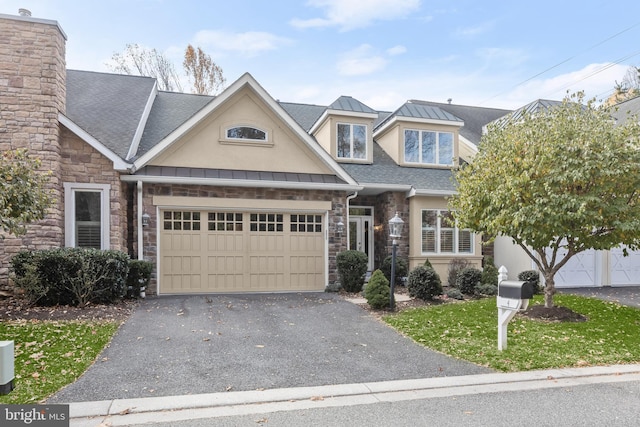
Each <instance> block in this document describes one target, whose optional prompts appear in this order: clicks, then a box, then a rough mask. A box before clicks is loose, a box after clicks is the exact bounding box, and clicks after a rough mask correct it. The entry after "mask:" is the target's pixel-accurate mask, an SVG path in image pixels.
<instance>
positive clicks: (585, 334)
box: [384, 295, 640, 371]
mask: <svg viewBox="0 0 640 427" xmlns="http://www.w3.org/2000/svg"><path fill="white" fill-rule="evenodd" d="M555 303H556V305H562V306H565V307H569V308H571V309H572V310H573V311H576V312H578V313H581V314H583V315H585V316H587V318H588V321H586V322H580V323H551V322H543V321H537V320H535V321H534V320H529V319H526V318H524V317H522V316H520V315H517V316H516V317H515V318H514V319H513V320H512V321H511V323H509V327H508V333H507V337H508V345H507V349H505V350H504V351H499V350H498V309H497V307H496V299H495V298H487V299H482V300H476V301H469V302H464V303H457V304H456V303H452V304H443V305H436V306H429V307H424V308H416V309H411V310H406V311H403V312H400V313H397V314H394V315H389V316H386V317H385V318H384V320H385V321H386V322H387V323H388V324H390V325H391V326H393V327H394V328H396V329H397V330H399V331H400V332H401V333H403V334H405V335H407V336H409V337H411V338H413V339H414V340H415V341H416V342H418V343H420V344H422V345H424V346H426V347H428V348H431V349H433V350H436V351H439V352H442V353H445V354H448V355H450V356H453V357H456V358H459V359H463V360H467V361H469V362H473V363H476V364H478V365H482V366H487V367H490V368H494V369H497V370H500V371H521V370H531V369H547V368H559V367H570V366H590V365H611V364H618V363H640V310H639V309H636V308H630V307H624V306H621V305H619V304H617V303H613V302H605V301H600V300H597V299H593V298H585V297H581V296H575V295H556V296H555ZM531 304H542V297H540V296H536V297H535V298H534V300H533V301H531Z"/></svg>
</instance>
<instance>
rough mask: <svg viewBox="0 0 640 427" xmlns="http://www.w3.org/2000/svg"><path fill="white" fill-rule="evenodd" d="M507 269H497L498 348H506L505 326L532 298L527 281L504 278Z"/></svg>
mask: <svg viewBox="0 0 640 427" xmlns="http://www.w3.org/2000/svg"><path fill="white" fill-rule="evenodd" d="M506 279H507V269H506V268H505V267H504V266H502V267H500V269H499V270H498V298H497V304H498V350H501V351H502V350H504V349H505V348H507V326H508V325H509V322H510V321H511V319H513V317H514V316H515V315H516V313H517V312H518V311H524V310H526V309H527V307H528V306H529V300H530V299H531V298H533V286H532V284H531V283H529V282H523V281H515V280H506Z"/></svg>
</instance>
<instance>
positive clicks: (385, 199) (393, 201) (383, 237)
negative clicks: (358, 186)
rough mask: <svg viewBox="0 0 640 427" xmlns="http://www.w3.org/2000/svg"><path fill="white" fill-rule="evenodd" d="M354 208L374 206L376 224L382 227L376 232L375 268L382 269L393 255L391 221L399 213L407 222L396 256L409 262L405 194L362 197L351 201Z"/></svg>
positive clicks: (407, 202) (407, 208)
mask: <svg viewBox="0 0 640 427" xmlns="http://www.w3.org/2000/svg"><path fill="white" fill-rule="evenodd" d="M350 205H352V206H373V215H374V220H373V222H374V224H375V225H382V227H381V228H379V229H378V231H375V230H374V233H375V234H374V240H373V241H374V244H373V246H374V251H375V253H374V257H375V262H374V264H375V265H374V268H380V266H381V265H382V261H384V259H385V258H386V257H387V256H389V255H391V250H392V244H393V239H391V238H390V237H389V220H390V219H391V218H393V217H394V216H395V214H396V212H398V215H399V216H400V218H401V219H402V220H403V221H404V222H405V226H404V228H403V230H402V237H401V238H400V239H398V240H397V242H398V249H397V253H396V256H398V257H401V258H404V259H405V260H407V261H408V260H409V199H407V197H406V195H405V193H393V192H386V193H382V194H379V195H377V196H360V197H356V198H355V199H353V200H351V202H350Z"/></svg>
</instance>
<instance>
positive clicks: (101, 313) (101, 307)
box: [0, 286, 587, 322]
mask: <svg viewBox="0 0 640 427" xmlns="http://www.w3.org/2000/svg"><path fill="white" fill-rule="evenodd" d="M396 293H397V294H406V293H408V291H407V289H406V287H404V286H399V287H397V288H396ZM340 296H342V297H344V298H356V297H360V296H361V295H360V294H359V293H357V294H350V293H347V292H344V291H342V292H340ZM456 302H459V301H458V300H454V299H450V298H447V297H446V296H440V297H438V298H435V299H434V300H433V301H422V300H420V299H417V298H412V299H410V300H409V301H397V302H396V311H402V310H406V309H409V308H415V307H425V306H430V305H439V304H446V303H456ZM137 304H138V302H137V301H136V300H124V301H121V302H119V303H117V304H111V305H105V304H91V305H88V306H87V307H84V308H79V307H71V306H54V307H38V306H34V305H31V304H29V302H28V301H27V300H26V299H24V298H21V297H19V296H15V295H13V294H11V293H8V292H0V321H9V320H12V321H15V320H35V321H43V320H53V321H70V320H80V321H115V322H122V321H124V320H126V319H127V318H128V317H129V316H130V315H131V313H132V312H133V310H134V308H135V307H136V305H137ZM360 306H361V307H362V308H363V309H364V310H366V311H368V312H370V313H372V314H374V315H376V316H380V315H384V314H387V313H389V311H388V309H382V310H373V309H372V308H371V307H370V306H369V304H361V305H360ZM519 315H520V316H524V317H527V318H529V319H534V320H542V321H549V322H584V321H586V320H587V318H586V317H585V316H583V315H581V314H579V313H576V312H574V311H572V310H571V309H569V308H567V307H560V306H555V307H552V308H545V307H544V305H540V304H536V305H533V306H529V308H528V309H527V310H526V311H524V312H521V313H519Z"/></svg>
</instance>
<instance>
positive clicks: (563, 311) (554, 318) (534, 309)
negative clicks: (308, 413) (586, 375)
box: [340, 286, 588, 322]
mask: <svg viewBox="0 0 640 427" xmlns="http://www.w3.org/2000/svg"><path fill="white" fill-rule="evenodd" d="M395 291H396V292H395V293H396V294H400V295H403V294H408V293H409V292H408V290H407V288H406V287H405V286H399V287H397V288H396V289H395ZM340 295H341V296H342V297H344V298H357V297H361V296H362V295H361V294H360V293H347V292H344V291H341V292H340ZM474 298H475V297H467V298H466V300H473V299H474ZM458 302H461V301H459V300H456V299H452V298H447V296H446V295H441V296H440V297H436V298H434V299H433V300H432V301H422V300H421V299H417V298H412V299H410V300H409V301H396V312H399V311H403V310H406V309H409V308H416V307H426V306H431V305H440V304H455V303H458ZM360 306H361V307H362V308H363V309H364V310H366V311H368V312H370V313H372V314H374V315H376V316H382V315H385V314H388V313H389V309H388V308H384V309H381V310H374V309H372V308H371V307H370V306H369V304H360ZM518 314H519V315H520V316H524V317H526V318H528V319H533V320H540V321H546V322H585V321H587V320H588V319H587V318H586V317H585V316H583V315H582V314H580V313H576V312H575V311H573V310H571V309H570V308H567V307H561V306H554V307H552V308H545V306H544V305H540V304H536V305H531V306H529V308H527V310H525V311H523V312H519V313H518Z"/></svg>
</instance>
